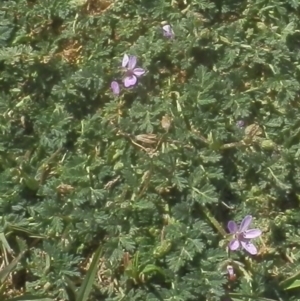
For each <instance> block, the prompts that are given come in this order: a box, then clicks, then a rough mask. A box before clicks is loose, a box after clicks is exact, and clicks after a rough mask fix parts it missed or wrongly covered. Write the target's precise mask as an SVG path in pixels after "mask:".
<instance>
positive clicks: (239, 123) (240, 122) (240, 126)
mask: <svg viewBox="0 0 300 301" xmlns="http://www.w3.org/2000/svg"><path fill="white" fill-rule="evenodd" d="M236 125H237V126H238V127H239V128H243V127H244V126H245V122H244V121H243V120H239V121H238V122H237V123H236Z"/></svg>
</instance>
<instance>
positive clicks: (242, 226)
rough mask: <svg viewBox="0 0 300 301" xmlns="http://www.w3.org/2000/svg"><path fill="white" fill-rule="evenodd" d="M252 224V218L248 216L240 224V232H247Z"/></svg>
mask: <svg viewBox="0 0 300 301" xmlns="http://www.w3.org/2000/svg"><path fill="white" fill-rule="evenodd" d="M251 222H252V216H251V215H246V216H245V217H244V219H243V220H242V222H241V224H240V228H239V232H244V231H246V230H247V229H248V228H249V226H250V224H251Z"/></svg>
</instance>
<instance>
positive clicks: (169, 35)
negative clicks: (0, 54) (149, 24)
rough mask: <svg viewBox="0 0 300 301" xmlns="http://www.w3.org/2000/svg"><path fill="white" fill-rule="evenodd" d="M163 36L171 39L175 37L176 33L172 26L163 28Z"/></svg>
mask: <svg viewBox="0 0 300 301" xmlns="http://www.w3.org/2000/svg"><path fill="white" fill-rule="evenodd" d="M163 35H164V37H167V38H171V39H172V38H174V37H175V34H174V31H173V29H172V27H171V25H164V26H163Z"/></svg>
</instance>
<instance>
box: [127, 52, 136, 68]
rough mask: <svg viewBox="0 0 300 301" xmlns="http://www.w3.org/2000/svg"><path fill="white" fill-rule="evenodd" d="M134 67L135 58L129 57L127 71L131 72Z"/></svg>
mask: <svg viewBox="0 0 300 301" xmlns="http://www.w3.org/2000/svg"><path fill="white" fill-rule="evenodd" d="M135 65H136V56H134V55H131V56H130V58H129V62H128V69H129V70H132V69H133V68H134V67H135Z"/></svg>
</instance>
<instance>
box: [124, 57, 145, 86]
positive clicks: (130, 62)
mask: <svg viewBox="0 0 300 301" xmlns="http://www.w3.org/2000/svg"><path fill="white" fill-rule="evenodd" d="M136 62H137V59H136V56H133V55H131V56H128V55H127V54H124V57H123V61H122V67H123V68H125V69H126V72H125V77H124V79H123V81H124V86H125V87H126V88H128V87H131V86H134V85H135V84H136V83H137V78H138V77H140V76H142V75H143V74H144V73H145V70H144V69H142V68H135V66H136Z"/></svg>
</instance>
